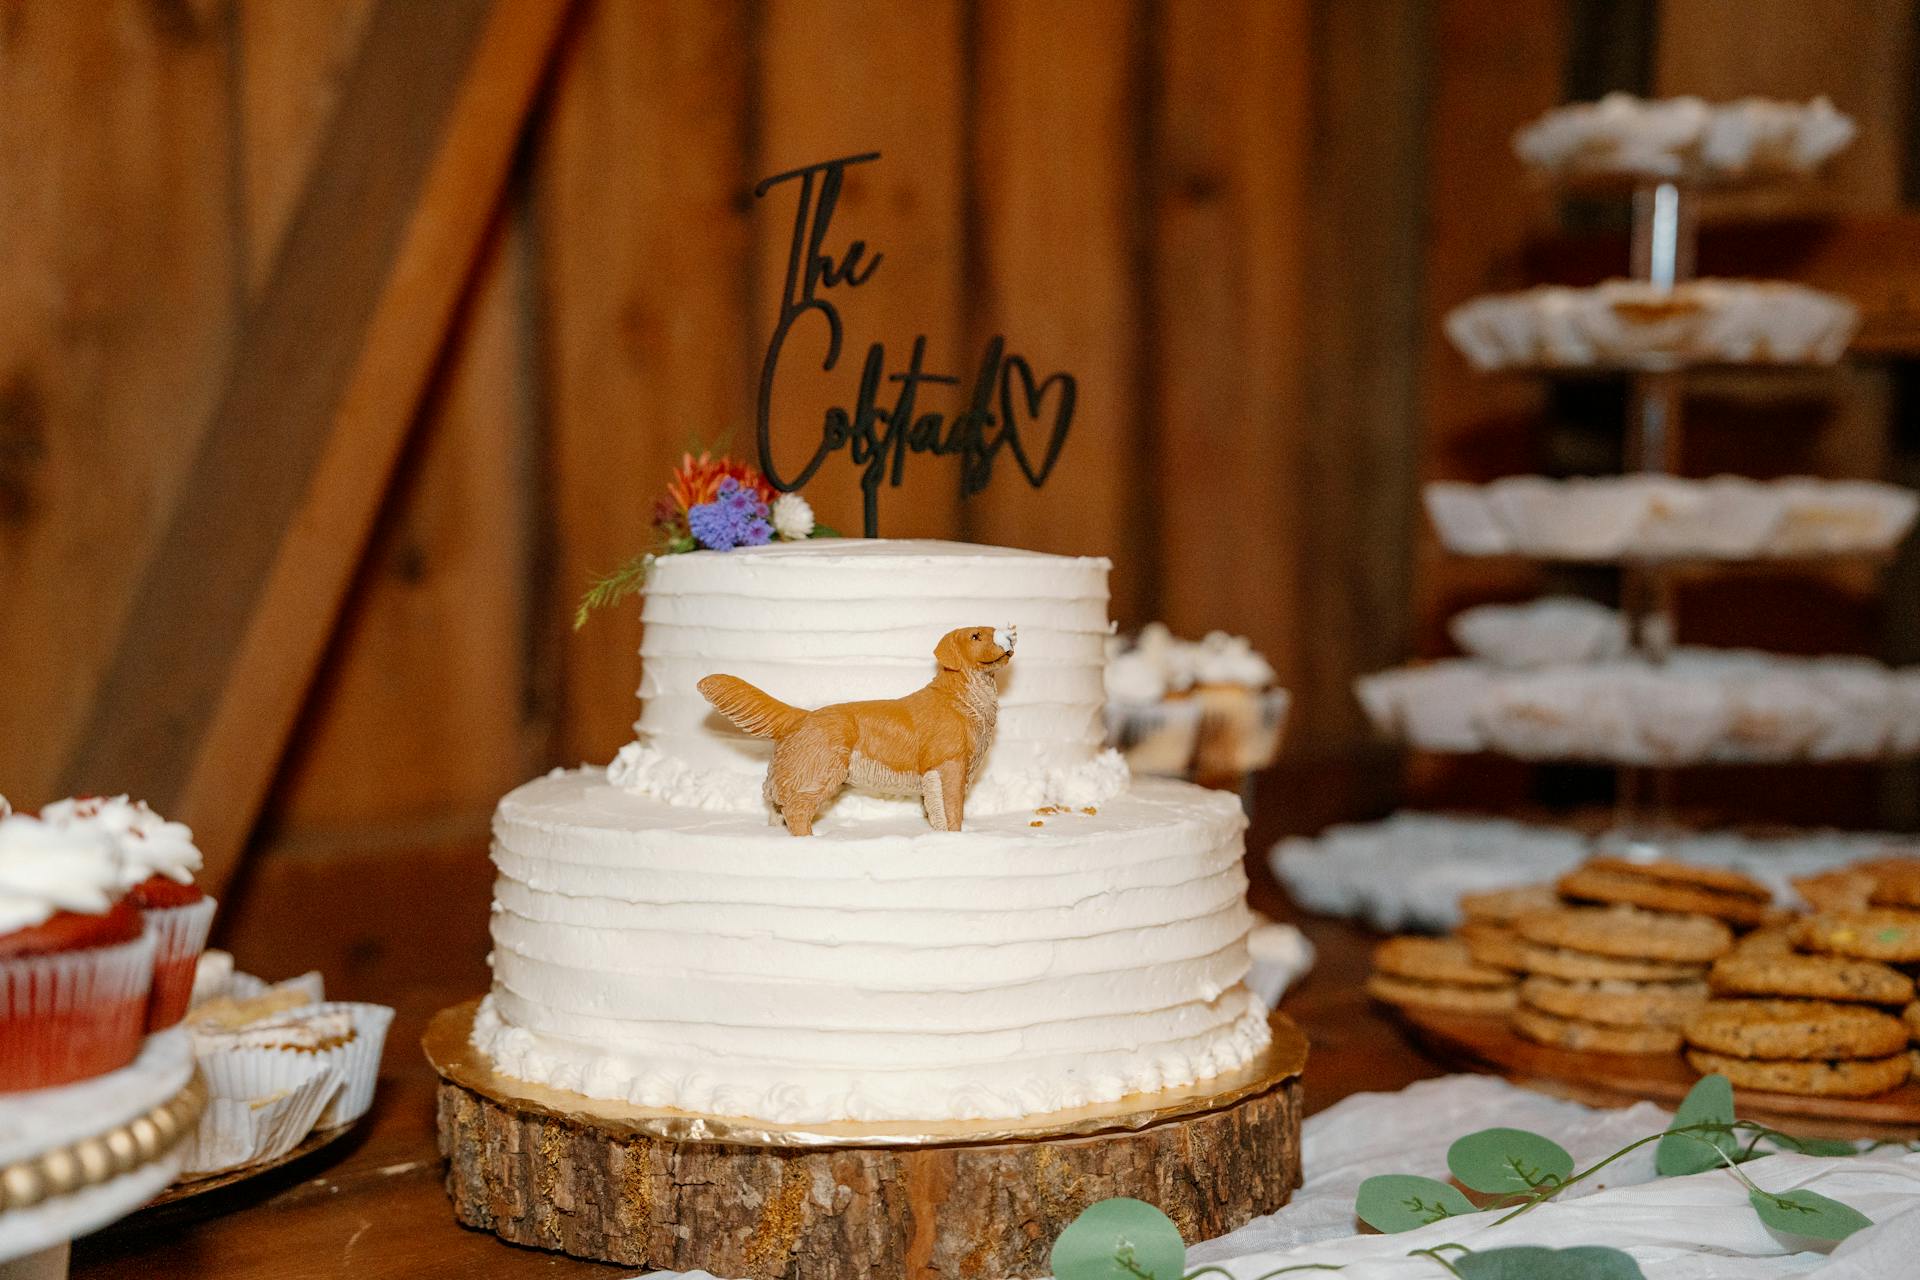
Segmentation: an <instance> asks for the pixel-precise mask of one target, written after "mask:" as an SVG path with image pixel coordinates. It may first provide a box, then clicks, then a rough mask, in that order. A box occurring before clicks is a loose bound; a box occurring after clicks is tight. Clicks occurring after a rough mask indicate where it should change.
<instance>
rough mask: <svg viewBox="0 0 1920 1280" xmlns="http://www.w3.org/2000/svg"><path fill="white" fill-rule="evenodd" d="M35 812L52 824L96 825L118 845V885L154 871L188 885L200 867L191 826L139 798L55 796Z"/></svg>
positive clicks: (136, 881)
mask: <svg viewBox="0 0 1920 1280" xmlns="http://www.w3.org/2000/svg"><path fill="white" fill-rule="evenodd" d="M40 817H41V819H42V820H43V821H45V822H47V823H49V824H51V825H54V826H58V827H68V828H73V829H79V830H96V831H100V832H103V833H104V834H106V835H107V836H108V837H109V838H110V839H112V840H113V841H114V842H115V844H117V845H118V846H119V850H120V858H121V863H122V868H123V870H122V874H123V877H124V879H123V880H122V884H121V887H123V888H128V889H131V888H132V887H133V886H134V885H137V884H140V883H141V882H143V881H145V880H148V879H150V878H151V877H153V876H156V875H157V876H163V877H165V878H166V879H168V880H171V881H173V882H174V883H176V884H192V883H193V877H194V875H195V873H196V872H198V871H199V870H200V867H201V863H202V859H201V857H200V849H199V847H198V846H197V845H195V844H194V843H193V831H192V829H191V828H189V827H188V826H187V825H186V824H185V823H183V822H170V821H168V820H167V819H165V818H163V817H161V816H160V815H159V814H157V813H155V812H154V811H153V810H152V809H150V808H148V807H147V802H146V801H144V800H129V799H128V798H127V797H126V796H123V795H121V796H82V797H79V798H76V799H71V800H60V801H56V802H55V803H53V804H50V805H48V806H47V807H46V808H44V809H42V810H41V811H40Z"/></svg>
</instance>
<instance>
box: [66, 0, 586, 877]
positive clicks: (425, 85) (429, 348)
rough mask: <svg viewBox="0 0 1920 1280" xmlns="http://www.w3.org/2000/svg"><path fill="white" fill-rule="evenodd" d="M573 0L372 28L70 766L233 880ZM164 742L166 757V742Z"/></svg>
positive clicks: (433, 12) (76, 781)
mask: <svg viewBox="0 0 1920 1280" xmlns="http://www.w3.org/2000/svg"><path fill="white" fill-rule="evenodd" d="M564 10H565V5H564V3H562V2H561V0H552V2H550V3H533V2H532V0H527V2H525V3H503V4H501V5H499V6H492V5H486V4H483V3H479V0H473V2H472V3H467V4H452V3H449V4H445V5H434V6H416V5H409V4H402V3H387V4H383V5H382V6H381V8H380V9H379V10H378V11H377V12H376V13H375V15H374V16H373V18H372V19H371V21H370V24H369V27H368V34H367V37H366V40H365V43H364V44H363V46H362V50H361V54H360V57H359V59H358V61H357V63H356V66H355V69H354V72H353V75H352V76H351V77H350V79H349V81H348V83H347V85H346V88H345V90H344V92H343V95H342V100H341V105H340V107H339V109H338V111H337V113H336V116H335V119H334V123H333V126H332V128H331V129H330V130H329V133H328V137H327V140H326V142H325V143H324V144H323V146H322V148H321V150H320V153H319V155H318V157H317V159H316V161H315V163H316V165H317V166H318V169H319V171H321V172H324V173H325V174H326V175H327V180H326V181H323V182H319V183H316V184H314V185H313V186H312V187H311V188H310V190H309V191H308V193H307V195H306V197H305V198H304V199H303V200H302V202H301V207H300V209H299V211H298V212H297V213H296V214H295V215H294V217H293V221H292V223H291V225H290V227H289V230H288V232H287V243H286V248H285V249H284V250H283V251H282V252H281V253H280V254H279V255H278V257H277V259H276V265H275V268H274V271H273V274H272V278H271V279H270V281H269V282H268V284H267V285H266V286H265V289H264V291H263V293H262V295H261V300H260V303H259V305H258V306H257V307H256V308H255V309H254V313H253V317H252V322H251V324H250V325H249V327H248V329H247V331H246V333H245V334H244V336H243V340H242V342H241V345H240V348H239V350H238V352H237V354H236V359H235V362H234V366H233V373H232V375H231V377H230V380H229V382H228V385H227V387H226V390H225V391H224V393H223V395H222V397H221V402H220V406H219V408H218V409H217V410H216V411H215V413H214V418H213V421H212V424H211V426H210V427H209V428H208V431H207V434H206V438H205V441H204V443H203V447H202V448H201V450H200V452H199V453H198V454H197V455H196V457H195V459H194V463H193V467H192V470H191V472H190V477H191V478H190V480H189V482H188V483H189V485H190V488H191V491H192V492H193V494H194V501H193V502H192V503H190V504H182V506H181V508H180V509H179V510H178V511H177V512H176V513H175V516H174V518H173V520H172V521H171V522H170V524H169V525H168V528H167V531H166V533H165V535H164V536H163V537H162V539H161V541H160V544H159V548H158V550H157V552H156V554H155V556H154V558H153V560H152V561H151V563H150V564H149V565H148V566H147V568H146V571H145V573H144V575H143V577H142V579H141V581H140V585H139V587H138V589H137V591H136V592H135V594H134V597H133V608H132V609H131V611H130V617H131V618H132V619H133V620H134V621H133V622H132V623H130V625H129V627H128V628H127V629H126V631H125V633H124V634H123V635H122V636H121V638H120V641H119V644H118V646H117V649H116V653H115V656H114V659H113V662H112V664H111V666H110V667H109V668H108V670H107V674H106V676H105V678H104V680H103V681H102V683H101V687H100V689H99V691H98V693H97V695H96V697H95V700H94V704H93V708H92V711H91V713H90V716H89V720H88V728H87V731H86V734H85V735H84V737H83V739H82V741H81V743H80V744H79V749H78V750H77V752H76V754H75V755H74V756H73V757H72V758H71V759H69V761H68V762H67V766H66V768H65V770H64V786H65V788H66V789H68V790H72V791H75V792H82V791H87V790H101V789H114V790H118V789H122V788H124V789H127V790H131V791H133V792H135V793H137V794H140V795H143V796H145V797H148V798H149V799H150V800H151V801H153V802H154V803H155V804H156V806H157V807H159V808H161V809H163V810H164V811H167V812H169V813H173V814H176V815H178V816H179V817H181V818H183V819H185V820H186V821H188V822H189V823H190V824H191V825H193V826H194V827H195V829H196V831H197V832H198V833H199V837H200V844H201V846H202V848H203V850H204V851H205V852H206V854H207V858H208V866H207V872H206V879H207V881H208V882H209V883H210V884H212V885H213V886H214V887H215V888H216V889H217V888H218V887H219V886H220V885H222V884H223V883H224V881H225V879H226V877H227V875H228V874H229V873H230V872H231V870H232V867H233V864H234V861H235V859H236V858H237V856H238V852H239V848H240V845H241V843H242V841H243V840H244V838H245V835H246V833H247V831H248V829H249V828H250V826H251V823H252V820H253V817H254V815H255V813H256V812H257V811H258V807H259V804H260V802H261V799H262V797H263V795H264V792H265V789H266V786H267V784H268V782H269V780H270V778H271V776H272V772H273V764H274V760H275V758H276V757H277V754H278V751H279V748H280V745H281V743H282V742H283V741H284V740H285V736H286V734H287V732H288V730H289V729H290V728H291V725H292V721H293V718H294V716H295V714H296V712H297V710H298V707H299V705H300V699H301V696H302V694H303V693H304V691H305V688H306V684H307V681H308V679H309V678H310V676H311V674H312V671H313V667H314V663H315V662H316V661H317V659H318V656H319V653H320V650H321V647H322V645H323V644H324V642H325V638H326V634H327V630H328V628H329V626H330V624H331V622H332V619H333V616H334V611H335V609H336V607H337V605H338V603H339V600H340V597H341V593H342V592H343V590H344V588H345V585H346V582H347V578H348V574H349V573H350V572H351V570H352V568H353V565H354V563H355V561H356V559H357V557H358V552H359V550H360V548H361V546H362V545H363V543H364V539H365V536H366V532H367V529H368V528H369V526H370V524H371V521H372V517H373V515H374V513H375V511H376V510H377V509H378V503H379V499H380V496H381V494H382V493H383V492H384V489H385V484H386V479H387V476H388V474H389V472H390V469H391V466H392V463H393V459H394V457H395V455H396V454H397V451H398V449H399V445H400V442H401V440H402V439H403V438H404V436H405V432H406V428H407V425H408V423H409V421H410V418H411V415H412V411H413V409H414V406H415V403H416V401H417V398H418V396H419V393H420V390H421V388H422V385H423V384H424V380H425V378H426V375H427V373H428V371H429V369H430V368H431V365H432V362H433V360H434V358H435V356H436V355H437V354H438V352H439V349H440V346H441V338H442V334H443V331H444V327H445V324H446V322H447V318H448V316H449V315H450V314H451V312H452V310H453V307H454V304H455V302H456V301H457V299H458V297H459V294H460V291H461V286H462V283H463V281H464V279H465V276H466V271H467V268H468V266H469V265H470V263H471V261H472V259H473V257H474V255H475V253H476V252H477V250H478V246H479V244H480V243H481V238H482V233H483V232H484V230H485V229H486V226H487V225H488V223H489V221H490V215H491V211H492V208H493V204H494V199H495V197H496V195H497V192H498V190H499V185H500V181H501V178H502V175H503V174H504V172H505V168H506V163H507V160H508V157H509V156H510V155H511V153H512V150H513V145H514V142H515V140H516V139H517V137H518V132H519V127H520V123H521V120H522V118H523V116H524V114H525V112H526V109H527V106H528V104H529V102H530V101H531V98H532V93H533V89H534V86H535V84H536V83H537V81H538V79H539V76H540V73H541V71H542V69H543V68H544V67H545V65H546V60H547V55H548V53H549V51H550V49H551V47H552V42H553V37H554V35H555V33H556V31H557V29H558V26H559V21H560V17H561V15H562V14H563V13H564ZM158 743H166V744H167V745H168V748H169V749H168V750H166V751H156V750H155V745H156V744H158Z"/></svg>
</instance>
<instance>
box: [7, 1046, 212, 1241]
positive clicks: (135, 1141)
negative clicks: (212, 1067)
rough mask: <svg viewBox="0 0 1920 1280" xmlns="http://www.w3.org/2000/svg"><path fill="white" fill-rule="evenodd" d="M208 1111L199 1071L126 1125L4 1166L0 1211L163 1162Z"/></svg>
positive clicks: (26, 1206)
mask: <svg viewBox="0 0 1920 1280" xmlns="http://www.w3.org/2000/svg"><path fill="white" fill-rule="evenodd" d="M206 1109H207V1084H206V1081H205V1080H204V1079H202V1078H201V1076H200V1073H199V1071H198V1070H195V1072H194V1073H193V1077H192V1078H191V1079H190V1080H188V1081H187V1083H186V1086H185V1087H184V1088H182V1089H181V1090H180V1091H179V1092H178V1093H176V1094H174V1095H173V1096H172V1097H171V1098H168V1099H167V1100H166V1101H165V1102H162V1103H160V1104H159V1105H158V1106H155V1107H151V1108H149V1109H148V1110H146V1111H144V1112H142V1113H141V1114H140V1115H137V1116H135V1117H134V1118H133V1119H131V1120H128V1121H127V1122H126V1123H124V1124H120V1125H116V1126H114V1127H113V1128H111V1129H109V1130H107V1131H106V1132H105V1133H98V1134H94V1135H93V1136H91V1137H87V1138H81V1139H80V1140H78V1141H77V1142H69V1143H66V1144H64V1145H62V1146H58V1147H54V1148H53V1149H51V1150H49V1151H43V1152H41V1153H39V1154H38V1155H35V1156H30V1157H28V1158H27V1159H25V1160H19V1161H16V1162H15V1163H13V1164H10V1165H7V1166H6V1167H5V1168H0V1213H6V1212H9V1211H11V1210H14V1209H31V1208H33V1207H35V1206H36V1205H40V1204H44V1203H46V1202H47V1201H48V1200H54V1199H58V1198H59V1197H61V1196H68V1195H72V1194H73V1193H74V1192H76V1191H84V1190H86V1189H88V1188H89V1187H97V1186H103V1185H105V1184H106V1183H109V1182H111V1181H113V1180H114V1179H115V1178H118V1177H121V1176H123V1175H125V1174H129V1173H133V1172H135V1171H136V1170H139V1169H143V1168H145V1167H146V1166H148V1165H150V1164H153V1163H155V1162H156V1161H159V1160H164V1159H165V1158H166V1157H167V1156H168V1155H170V1154H172V1152H173V1150H174V1149H175V1148H176V1147H178V1146H179V1145H180V1144H181V1143H183V1142H185V1141H186V1140H187V1139H188V1138H189V1137H191V1136H192V1135H193V1131H194V1129H195V1128H196V1127H197V1126H198V1125H199V1123H200V1116H201V1114H202V1113H203V1112H204V1111H205V1110H206Z"/></svg>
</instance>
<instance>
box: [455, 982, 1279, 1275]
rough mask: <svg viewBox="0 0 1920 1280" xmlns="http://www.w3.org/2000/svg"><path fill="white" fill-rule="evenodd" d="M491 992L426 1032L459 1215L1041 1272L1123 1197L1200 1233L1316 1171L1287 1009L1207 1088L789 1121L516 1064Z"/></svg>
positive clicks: (597, 1245) (766, 1269)
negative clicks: (1255, 1049)
mask: <svg viewBox="0 0 1920 1280" xmlns="http://www.w3.org/2000/svg"><path fill="white" fill-rule="evenodd" d="M478 1004H479V1001H477V1000H471V1001H468V1002H466V1003H465V1004H459V1005H455V1006H453V1007H452V1008H449V1009H443V1010H441V1011H440V1013H439V1014H438V1015H436V1016H435V1018H434V1020H433V1022H432V1023H431V1025H429V1027H428V1028H427V1034H426V1036H425V1038H424V1039H423V1041H422V1045H423V1047H424V1048H425V1050H426V1054H427V1060H428V1061H429V1062H431V1063H432V1064H433V1068H434V1070H435V1071H436V1072H438V1073H439V1075H440V1090H439V1117H438V1119H439V1133H440V1150H441V1154H442V1155H444V1156H445V1157H447V1159H448V1162H449V1164H448V1172H447V1190H448V1194H449V1195H450V1196H451V1197H452V1200H453V1207H454V1212H455V1214H456V1215H457V1216H458V1217H459V1219H460V1221H462V1222H463V1223H465V1224H467V1225H468V1226H472V1227H480V1228H484V1229H486V1230H490V1231H492V1232H494V1233H495V1234H497V1235H499V1236H500V1237H502V1238H503V1239H506V1240H510V1241H513V1242H514V1243H516V1244H525V1245H537V1246H539V1247H541V1248H546V1249H557V1250H560V1251H562V1252H565V1253H570V1254H574V1255H576V1256H579V1257H584V1258H597V1259H600V1260H603V1261H607V1262H617V1263H621V1264H623V1265H627V1266H635V1267H652V1268H660V1269H665V1270H674V1271H692V1270H698V1269H704V1270H707V1271H710V1272H712V1273H714V1274H715V1275H719V1276H728V1277H742V1278H748V1277H750V1278H753V1280H759V1278H761V1277H776V1276H791V1277H806V1280H893V1278H895V1277H899V1278H906V1277H913V1278H915V1280H918V1278H919V1277H936V1276H937V1277H961V1276H966V1277H980V1276H1038V1275H1045V1274H1047V1272H1048V1269H1049V1268H1048V1265H1047V1254H1048V1251H1049V1250H1050V1249H1051V1248H1052V1247H1053V1241H1054V1239H1055V1237H1057V1236H1058V1235H1059V1234H1060V1232H1061V1231H1062V1230H1064V1229H1065V1228H1066V1226H1067V1224H1068V1223H1070V1222H1072V1221H1073V1219H1074V1218H1075V1217H1076V1216H1078V1215H1079V1213H1080V1211H1081V1210H1083V1209H1085V1208H1086V1207H1087V1206H1088V1205H1090V1204H1093V1203H1094V1202H1096V1201H1099V1200H1104V1199H1106V1198H1107V1197H1109V1196H1133V1197H1135V1198H1137V1199H1141V1200H1145V1201H1148V1202H1149V1203H1151V1204H1155V1205H1158V1206H1159V1207H1160V1208H1161V1209H1162V1210H1164V1211H1165V1212H1166V1213H1167V1215H1168V1216H1169V1217H1171V1218H1172V1219H1173V1220H1174V1222H1175V1223H1176V1224H1177V1225H1178V1226H1179V1227H1180V1232H1181V1234H1182V1235H1183V1236H1184V1237H1185V1238H1186V1239H1187V1240H1189V1241H1199V1240H1205V1239H1211V1238H1213V1237H1215V1236H1219V1235H1224V1234H1226V1233H1227V1232H1228V1231H1231V1230H1233V1229H1234V1228H1235V1227H1238V1226H1241V1225H1242V1224H1244V1223H1246V1222H1248V1221H1250V1220H1251V1219H1253V1218H1255V1217H1257V1216H1259V1215H1261V1214H1265V1213H1271V1212H1273V1211H1274V1210H1275V1209H1278V1208H1279V1207H1280V1206H1281V1205H1283V1204H1285V1203H1286V1200H1287V1197H1288V1196H1289V1195H1291V1194H1292V1192H1293V1189H1294V1188H1295V1187H1297V1186H1298V1185H1299V1184H1300V1103H1301V1088H1300V1072H1301V1069H1302V1068H1303V1067H1304V1066H1305V1065H1306V1059H1307V1042H1306V1037H1305V1036H1303V1035H1301V1033H1300V1031H1299V1029H1298V1028H1297V1027H1295V1026H1294V1025H1293V1023H1292V1022H1291V1021H1289V1020H1288V1019H1287V1018H1286V1017H1285V1016H1283V1015H1281V1014H1274V1015H1273V1016H1272V1019H1271V1023H1270V1025H1271V1027H1272V1030H1273V1040H1272V1043H1271V1044H1270V1045H1269V1046H1268V1048H1267V1049H1266V1050H1265V1051H1264V1052H1262V1053H1261V1054H1260V1056H1259V1057H1258V1058H1257V1059H1256V1060H1255V1061H1253V1062H1251V1063H1249V1064H1248V1065H1247V1066H1245V1067H1243V1068H1241V1069H1240V1070H1238V1071H1234V1072H1231V1073H1229V1074H1227V1075H1223V1076H1217V1077H1215V1078H1214V1079H1212V1080H1209V1081H1206V1082H1205V1083H1204V1084H1203V1085H1200V1086H1197V1087H1193V1088H1186V1089H1177V1090H1169V1091H1167V1092H1164V1093H1157V1094H1152V1095H1144V1094H1143V1095H1135V1096H1133V1097H1130V1098H1123V1099H1120V1100H1119V1101H1117V1102H1113V1103H1107V1104H1103V1105H1100V1106H1093V1107H1083V1108H1078V1109H1076V1110H1073V1111H1064V1112H1055V1113H1052V1114H1049V1115H1043V1116H1031V1117H1026V1118H1024V1119H1021V1120H1017V1121H985V1122H964V1121H961V1122H926V1123H919V1124H902V1123H871V1122H858V1123H851V1122H850V1123H842V1124H822V1125H774V1124H769V1123H766V1122H763V1121H755V1120H749V1119H745V1118H738V1117H720V1116H702V1115H695V1114H693V1113H690V1112H683V1111H672V1110H666V1109H660V1108H648V1107H639V1106H633V1105H630V1104H626V1103H619V1102H610V1101H605V1100H601V1099H596V1098H587V1097H583V1096H581V1095H579V1094H574V1093H567V1092H565V1091H563V1090H558V1089H549V1088H545V1087H543V1086H540V1085H535V1084H529V1083H527V1082H525V1081H520V1080H512V1079H509V1078H507V1077H505V1076H501V1075H499V1074H498V1073H496V1072H495V1071H494V1070H493V1068H492V1066H491V1064H490V1063H489V1062H488V1061H487V1060H486V1059H485V1057H483V1056H482V1055H481V1054H480V1053H479V1052H478V1051H476V1050H475V1049H474V1048H473V1046H472V1044H471V1042H470V1036H471V1032H472V1029H473V1016H474V1011H475V1009H476V1008H477V1007H478Z"/></svg>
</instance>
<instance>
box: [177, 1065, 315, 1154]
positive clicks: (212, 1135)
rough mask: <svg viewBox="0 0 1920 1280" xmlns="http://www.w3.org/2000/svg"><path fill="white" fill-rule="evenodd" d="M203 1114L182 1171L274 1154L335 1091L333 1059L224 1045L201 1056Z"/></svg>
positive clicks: (291, 1142)
mask: <svg viewBox="0 0 1920 1280" xmlns="http://www.w3.org/2000/svg"><path fill="white" fill-rule="evenodd" d="M200 1071H201V1074H202V1075H203V1076H204V1077H205V1078H206V1081H207V1088H208V1092H209V1095H210V1097H209V1100H208V1104H207V1111H206V1114H205V1115H204V1116H203V1117H202V1118H201V1121H200V1128H199V1130H198V1131H197V1132H196V1133H195V1134H194V1137H193V1141H192V1142H191V1143H190V1144H189V1146H188V1149H187V1155H186V1165H185V1168H186V1171H187V1172H189V1173H215V1172H218V1171H220V1170H222V1169H235V1168H239V1167H241V1166H243V1165H249V1164H258V1163H260V1162H261V1161H265V1160H275V1159H278V1158H279V1157H281V1156H283V1155H285V1154H286V1153H287V1152H289V1151H291V1150H293V1149H294V1148H295V1147H296V1146H298V1145H300V1142H301V1140H302V1139H303V1138H305V1137H306V1136H307V1135H308V1134H309V1133H311V1132H313V1127H314V1123H315V1121H317V1120H318V1119H319V1117H320V1114H321V1112H322V1110H323V1109H325V1107H326V1106H327V1104H328V1103H329V1102H331V1101H332V1100H333V1099H334V1098H335V1097H337V1096H338V1094H339V1092H340V1086H341V1082H342V1080H343V1075H342V1072H341V1069H340V1067H339V1064H337V1063H335V1062H332V1061H329V1060H328V1059H327V1058H326V1057H325V1056H324V1055H322V1054H313V1053H298V1052H293V1051H289V1050H284V1049H224V1050H219V1051H216V1052H213V1053H207V1054H202V1055H201V1056H200Z"/></svg>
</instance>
